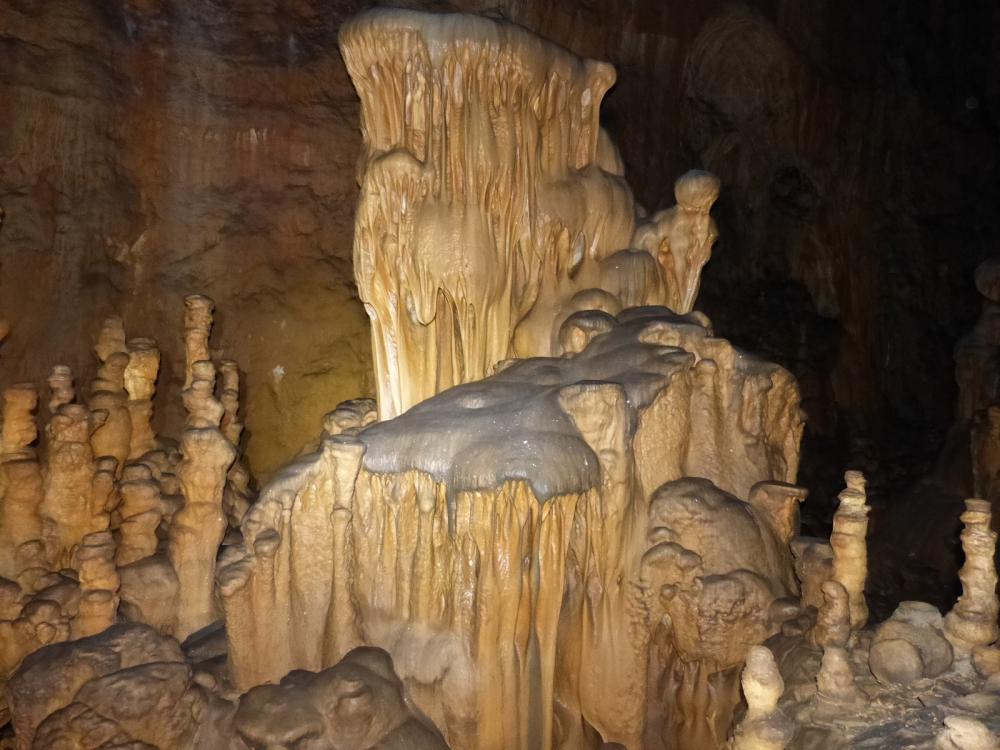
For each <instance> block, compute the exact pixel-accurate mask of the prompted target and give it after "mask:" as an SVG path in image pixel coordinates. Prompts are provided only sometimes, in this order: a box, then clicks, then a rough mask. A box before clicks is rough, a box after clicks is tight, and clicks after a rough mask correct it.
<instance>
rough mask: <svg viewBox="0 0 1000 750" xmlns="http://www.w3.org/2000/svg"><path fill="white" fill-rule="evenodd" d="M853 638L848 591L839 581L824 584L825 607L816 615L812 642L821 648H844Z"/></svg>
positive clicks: (810, 634)
mask: <svg viewBox="0 0 1000 750" xmlns="http://www.w3.org/2000/svg"><path fill="white" fill-rule="evenodd" d="M850 637H851V613H850V602H849V599H848V596H847V590H846V589H845V588H844V587H843V586H842V585H841V584H840V583H838V582H837V581H827V582H826V583H824V584H823V605H822V606H821V607H820V608H819V612H818V613H817V615H816V625H815V626H814V627H813V628H812V630H811V631H810V633H809V639H810V641H811V642H812V643H813V644H814V645H815V646H818V647H819V648H823V649H825V648H828V647H830V646H834V647H838V648H844V647H845V646H846V645H847V642H848V640H849V639H850Z"/></svg>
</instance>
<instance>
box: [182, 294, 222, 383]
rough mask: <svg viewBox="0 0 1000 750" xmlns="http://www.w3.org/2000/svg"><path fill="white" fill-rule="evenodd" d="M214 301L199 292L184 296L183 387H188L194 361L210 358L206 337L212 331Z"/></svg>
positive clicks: (203, 360)
mask: <svg viewBox="0 0 1000 750" xmlns="http://www.w3.org/2000/svg"><path fill="white" fill-rule="evenodd" d="M214 310H215V302H213V301H212V300H211V299H210V298H208V297H205V296H203V295H201V294H189V295H187V296H186V297H185V298H184V387H185V388H189V387H190V386H191V381H192V379H193V374H192V370H193V368H194V363H195V362H205V361H208V360H210V359H211V355H210V353H209V351H208V337H209V336H210V335H211V333H212V312H213V311H214Z"/></svg>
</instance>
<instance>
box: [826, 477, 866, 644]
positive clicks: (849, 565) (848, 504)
mask: <svg viewBox="0 0 1000 750" xmlns="http://www.w3.org/2000/svg"><path fill="white" fill-rule="evenodd" d="M844 480H845V482H846V483H847V488H846V489H845V490H844V491H843V492H841V493H840V506H839V507H838V508H837V512H836V513H835V514H834V516H833V533H832V534H830V546H831V547H833V572H832V578H833V580H835V581H837V583H839V584H840V585H841V586H843V587H844V588H845V589H846V590H847V595H848V598H849V600H850V611H851V629H852V630H860V629H861V628H862V627H864V625H865V623H866V622H867V621H868V605H867V604H866V603H865V581H866V580H867V578H868V548H867V539H866V537H867V534H868V511H869V510H870V508H869V506H868V505H866V504H865V501H866V499H867V498H866V496H865V479H864V476H862V474H861V472H858V471H848V472H847V473H846V474H844Z"/></svg>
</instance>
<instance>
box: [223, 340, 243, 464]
mask: <svg viewBox="0 0 1000 750" xmlns="http://www.w3.org/2000/svg"><path fill="white" fill-rule="evenodd" d="M219 373H220V374H221V375H222V392H221V393H220V394H219V400H220V401H221V402H222V408H223V409H225V412H224V413H223V415H222V423H221V428H222V434H223V435H225V436H226V439H227V440H229V442H230V443H232V444H233V445H237V446H238V445H239V444H240V436H241V435H242V434H243V423H242V422H240V416H239V410H240V368H239V365H238V364H236V362H234V361H233V360H231V359H224V360H222V362H220V363H219Z"/></svg>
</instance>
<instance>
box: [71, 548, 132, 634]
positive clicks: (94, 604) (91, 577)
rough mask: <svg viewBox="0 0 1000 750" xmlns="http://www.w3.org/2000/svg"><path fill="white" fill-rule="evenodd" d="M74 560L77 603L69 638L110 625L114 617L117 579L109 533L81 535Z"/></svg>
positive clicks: (91, 632)
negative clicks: (77, 590)
mask: <svg viewBox="0 0 1000 750" xmlns="http://www.w3.org/2000/svg"><path fill="white" fill-rule="evenodd" d="M74 562H75V565H74V567H75V568H76V570H77V572H78V573H79V576H80V603H79V611H78V612H77V615H76V617H74V618H73V621H72V623H71V625H70V632H71V635H72V637H73V638H84V637H86V636H89V635H95V634H97V633H100V632H101V631H102V630H104V629H106V628H109V627H111V626H112V625H114V624H115V621H116V619H117V615H118V587H119V585H120V583H121V581H120V579H119V577H118V570H117V568H116V567H115V540H114V538H113V537H112V535H111V532H110V531H100V532H96V533H93V534H88V535H87V536H85V537H84V538H83V543H82V544H81V545H80V546H79V547H78V548H77V550H76V555H75V561H74Z"/></svg>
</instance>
